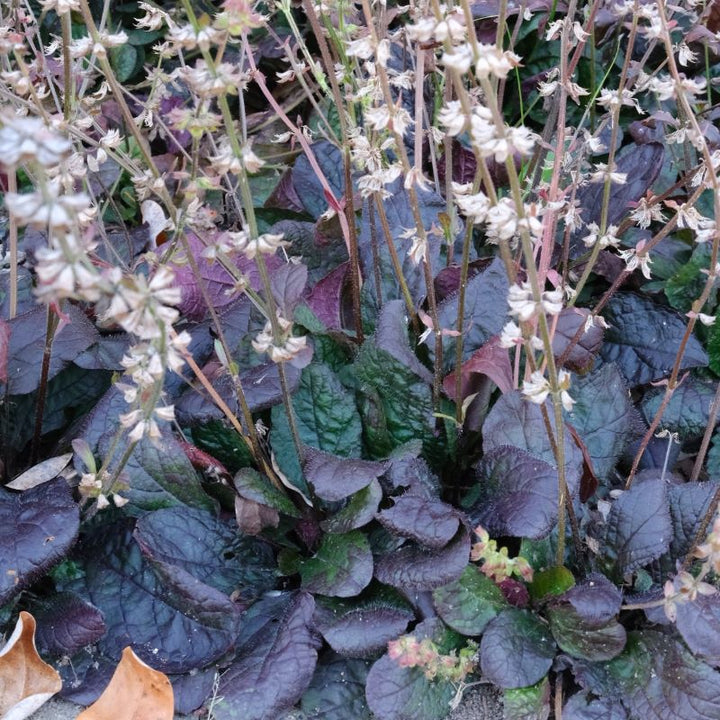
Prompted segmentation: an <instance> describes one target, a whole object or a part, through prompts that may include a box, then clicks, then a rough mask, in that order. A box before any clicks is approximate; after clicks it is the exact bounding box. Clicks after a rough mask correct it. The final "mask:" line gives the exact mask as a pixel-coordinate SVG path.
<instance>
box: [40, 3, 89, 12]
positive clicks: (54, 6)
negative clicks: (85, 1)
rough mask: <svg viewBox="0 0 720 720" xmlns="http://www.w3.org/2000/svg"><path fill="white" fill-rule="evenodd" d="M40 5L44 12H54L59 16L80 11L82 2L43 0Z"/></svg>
mask: <svg viewBox="0 0 720 720" xmlns="http://www.w3.org/2000/svg"><path fill="white" fill-rule="evenodd" d="M40 5H41V6H42V9H43V11H44V12H48V11H49V10H54V11H55V12H56V13H57V14H58V15H65V14H66V13H69V12H78V11H79V10H80V0H41V2H40Z"/></svg>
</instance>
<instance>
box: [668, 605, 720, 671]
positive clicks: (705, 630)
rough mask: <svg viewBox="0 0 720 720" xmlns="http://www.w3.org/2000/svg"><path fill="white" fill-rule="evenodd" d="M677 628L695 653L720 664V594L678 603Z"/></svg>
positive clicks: (711, 662) (712, 662) (715, 663)
mask: <svg viewBox="0 0 720 720" xmlns="http://www.w3.org/2000/svg"><path fill="white" fill-rule="evenodd" d="M676 609H677V621H676V625H677V629H678V632H679V633H680V634H681V635H682V637H683V640H684V641H685V642H686V644H687V646H688V647H689V648H690V650H692V652H693V654H695V655H696V656H698V657H701V658H702V659H703V660H705V661H706V662H708V663H710V664H711V665H715V666H716V667H717V666H718V665H720V595H719V594H718V593H717V592H715V594H714V595H700V594H698V596H697V597H696V598H695V599H694V600H690V601H689V602H684V603H678V604H677V605H676Z"/></svg>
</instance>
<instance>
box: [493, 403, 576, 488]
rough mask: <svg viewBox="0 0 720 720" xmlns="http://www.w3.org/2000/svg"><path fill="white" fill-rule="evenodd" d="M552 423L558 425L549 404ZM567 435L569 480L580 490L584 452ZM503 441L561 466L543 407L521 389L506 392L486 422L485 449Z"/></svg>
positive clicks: (566, 451) (565, 435)
mask: <svg viewBox="0 0 720 720" xmlns="http://www.w3.org/2000/svg"><path fill="white" fill-rule="evenodd" d="M547 407H548V415H549V417H550V424H551V426H552V428H553V430H554V429H555V419H554V413H553V411H552V408H551V407H550V406H549V405H548V406H547ZM563 434H564V438H565V481H566V482H567V484H568V487H569V488H570V491H571V492H572V493H575V492H577V489H578V484H579V481H580V471H581V468H582V453H581V452H580V450H579V449H578V447H577V445H576V444H575V443H574V442H573V439H572V437H571V436H570V433H569V432H566V433H563ZM502 445H512V446H513V447H516V448H519V449H520V450H525V452H527V453H529V454H530V455H532V456H534V457H536V458H539V459H540V460H544V461H545V462H546V463H548V464H549V465H552V466H553V467H557V465H556V462H555V455H554V453H553V451H552V446H551V445H550V440H549V439H548V436H547V432H546V430H545V423H544V422H543V417H542V410H541V409H540V406H539V405H536V404H535V403H531V402H528V401H527V400H525V399H523V397H522V395H521V394H520V393H519V392H517V391H516V392H512V393H506V394H505V395H503V396H502V397H500V398H499V399H498V401H497V402H496V403H495V405H493V408H492V410H491V411H490V413H489V414H488V416H487V419H486V420H485V424H484V426H483V449H484V451H485V452H486V453H488V452H490V450H493V449H495V448H497V447H500V446H502Z"/></svg>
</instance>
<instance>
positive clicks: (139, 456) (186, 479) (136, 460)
mask: <svg viewBox="0 0 720 720" xmlns="http://www.w3.org/2000/svg"><path fill="white" fill-rule="evenodd" d="M124 442H127V440H125V441H124ZM106 449H107V445H106V444H104V443H103V444H101V445H100V447H99V448H98V453H99V454H101V455H103V456H104V452H105V451H106ZM124 471H125V473H127V475H126V477H127V479H128V485H129V488H128V489H127V490H124V491H123V492H122V495H123V496H124V497H126V498H128V500H129V501H130V503H129V505H128V507H133V508H138V509H140V510H155V509H159V508H162V507H172V506H174V505H180V504H182V505H189V506H194V507H198V508H205V509H206V510H214V508H215V503H214V502H213V500H212V499H211V498H210V497H208V496H207V495H206V494H205V492H204V490H203V489H202V485H201V484H200V480H199V478H198V475H197V472H196V471H195V469H194V468H193V466H192V464H191V462H190V461H189V460H188V458H187V456H186V455H185V453H184V452H183V450H182V448H181V447H180V445H179V443H178V441H177V439H176V438H175V436H174V435H172V433H171V432H170V431H169V429H165V430H164V431H163V434H162V437H161V438H160V439H159V440H157V441H155V442H152V441H151V440H150V439H149V438H143V439H142V440H141V441H140V442H139V443H138V444H137V445H136V446H135V449H134V450H133V452H132V455H131V456H130V459H129V460H128V461H127V464H126V465H125V469H124Z"/></svg>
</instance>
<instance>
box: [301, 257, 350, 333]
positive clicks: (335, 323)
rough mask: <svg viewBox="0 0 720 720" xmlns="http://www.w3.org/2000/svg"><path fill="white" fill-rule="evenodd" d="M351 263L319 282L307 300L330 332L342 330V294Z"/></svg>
mask: <svg viewBox="0 0 720 720" xmlns="http://www.w3.org/2000/svg"><path fill="white" fill-rule="evenodd" d="M349 269H350V263H349V262H345V263H342V264H341V265H339V266H338V267H336V268H335V269H334V270H331V271H330V272H329V273H328V274H327V275H326V276H325V277H324V278H322V280H320V281H318V283H317V284H316V285H315V287H314V288H313V289H312V292H311V293H310V295H309V296H308V298H307V304H308V306H309V307H310V309H311V310H312V311H313V312H314V313H315V315H316V316H317V318H318V320H320V322H322V323H323V324H324V325H325V327H327V328H329V329H330V330H341V329H342V317H341V306H342V294H343V287H344V286H345V281H346V279H347V277H348V271H349Z"/></svg>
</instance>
